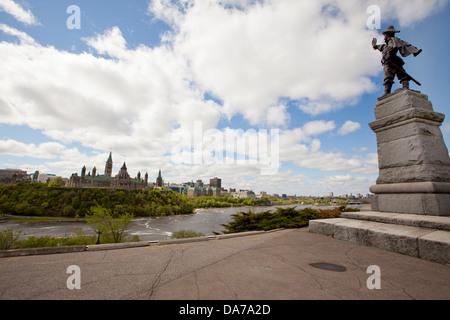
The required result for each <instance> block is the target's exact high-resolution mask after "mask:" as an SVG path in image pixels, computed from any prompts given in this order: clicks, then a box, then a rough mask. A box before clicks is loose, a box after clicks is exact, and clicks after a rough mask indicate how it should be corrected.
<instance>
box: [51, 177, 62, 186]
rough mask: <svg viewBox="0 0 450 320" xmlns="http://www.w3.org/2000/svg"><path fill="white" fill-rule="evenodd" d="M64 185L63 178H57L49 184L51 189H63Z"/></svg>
mask: <svg viewBox="0 0 450 320" xmlns="http://www.w3.org/2000/svg"><path fill="white" fill-rule="evenodd" d="M62 184H63V179H62V178H61V177H56V178H55V179H53V180H52V181H50V183H49V184H48V186H49V187H61V186H62Z"/></svg>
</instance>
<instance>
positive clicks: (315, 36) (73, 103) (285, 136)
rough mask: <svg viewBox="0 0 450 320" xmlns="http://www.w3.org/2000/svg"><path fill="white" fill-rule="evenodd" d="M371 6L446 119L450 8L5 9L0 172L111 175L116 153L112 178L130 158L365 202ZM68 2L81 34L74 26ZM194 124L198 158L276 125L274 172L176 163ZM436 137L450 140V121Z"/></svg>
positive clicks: (373, 89) (2, 4)
mask: <svg viewBox="0 0 450 320" xmlns="http://www.w3.org/2000/svg"><path fill="white" fill-rule="evenodd" d="M373 4H376V5H378V6H379V7H380V9H381V29H385V28H386V27H387V26H388V25H395V26H396V27H397V28H399V29H401V31H402V32H401V33H400V34H399V35H398V36H399V37H400V38H401V39H403V40H405V41H407V42H409V43H412V44H413V45H415V46H417V47H419V48H422V49H423V53H422V54H421V55H420V56H418V57H416V58H413V57H408V58H405V61H406V70H407V71H408V72H409V73H410V74H411V75H413V76H414V77H415V78H416V79H418V80H419V81H420V82H422V84H423V86H422V87H420V88H419V87H417V86H416V85H415V84H411V88H412V89H414V90H420V91H421V92H423V93H425V94H427V95H428V96H429V99H430V101H431V102H432V103H433V106H434V109H435V111H437V112H442V113H445V114H447V115H448V113H449V112H448V111H449V108H450V107H449V106H448V101H449V100H450V99H449V98H450V93H449V88H450V80H449V79H450V78H449V76H448V75H449V74H450V67H449V63H448V61H447V58H448V52H449V50H450V40H449V37H448V36H447V34H446V33H447V31H448V30H450V22H449V21H448V17H449V16H450V8H449V7H450V6H449V5H448V1H446V0H434V1H421V0H414V1H406V0H397V1H385V0H382V1H372V2H369V1H365V0H360V1H357V0H346V1H342V0H336V1H325V0H324V1H308V0H305V1H291V0H277V1H274V0H266V1H258V2H255V1H251V0H242V1H237V0H224V1H216V0H203V1H195V0H183V1H174V0H172V1H171V0H148V1H143V0H132V1H122V0H117V1H106V0H96V1H92V0H90V1H88V0H84V1H76V0H71V1H56V0H39V1H37V0H26V1H25V0H14V1H13V0H0V56H1V57H2V59H1V61H0V72H1V74H2V77H1V79H0V168H21V169H24V170H27V171H29V172H34V171H35V170H40V171H41V172H45V173H54V174H57V175H61V176H63V177H70V175H71V174H72V173H74V172H79V171H81V168H82V167H83V166H84V165H86V167H87V168H88V170H91V169H92V168H93V167H94V166H95V167H97V172H99V173H100V174H101V173H103V168H104V165H105V162H106V160H107V156H108V153H109V152H110V151H111V150H112V152H113V160H114V171H116V172H117V171H118V170H119V169H120V167H121V166H122V164H123V162H124V161H126V162H127V166H128V169H129V172H130V174H131V175H136V174H137V172H138V171H140V172H141V173H144V172H148V173H149V177H150V179H151V180H154V179H156V176H157V174H158V170H159V169H161V170H162V172H163V177H164V179H165V181H166V182H173V183H178V182H185V181H191V180H196V179H203V180H205V181H209V179H210V178H213V177H215V176H218V177H221V178H222V180H223V185H224V186H225V187H234V188H238V189H252V190H254V191H267V192H269V193H279V194H281V193H287V194H297V195H309V194H311V195H326V194H328V193H329V192H334V194H337V195H338V194H344V193H353V194H355V193H362V194H366V193H368V192H369V187H370V186H371V185H373V184H374V183H375V180H376V178H377V175H378V169H377V156H376V139H375V134H374V133H373V132H372V131H371V130H370V128H369V126H368V123H370V122H371V121H374V115H373V109H374V107H375V103H376V101H377V97H379V96H381V95H382V93H383V88H382V85H381V84H382V80H383V74H382V68H381V64H380V59H381V57H380V53H379V52H376V51H374V50H372V48H371V45H370V43H371V39H372V38H373V37H377V38H378V39H380V41H382V36H381V35H380V32H381V30H369V29H368V28H367V25H366V21H367V19H368V17H369V15H368V14H367V11H366V9H367V7H368V6H369V5H373ZM70 5H77V6H78V7H79V8H80V13H81V14H80V22H81V28H80V29H79V30H77V29H69V28H68V27H67V24H66V22H67V20H68V19H69V18H70V16H71V14H70V13H69V14H68V13H67V8H68V7H69V6H70ZM395 86H396V87H394V89H395V88H397V86H398V83H397V84H396V85H395ZM196 123H197V124H198V123H201V124H202V129H203V133H204V134H203V136H202V137H201V138H202V139H203V140H202V142H203V149H202V152H203V155H204V156H205V154H207V150H206V149H207V146H208V145H209V144H208V143H209V142H211V141H212V140H208V139H212V138H211V135H209V134H211V133H213V134H215V135H216V136H217V135H218V136H221V137H223V138H226V133H227V132H233V133H235V134H236V135H237V137H238V138H237V142H236V144H239V143H241V144H243V141H244V140H243V139H242V136H239V132H241V133H242V132H246V133H248V134H250V136H252V134H254V133H258V132H260V133H261V132H265V131H264V130H268V132H270V130H278V132H279V139H280V140H279V146H278V147H277V148H275V147H276V145H273V147H274V150H273V151H274V152H275V150H277V152H278V157H275V156H274V157H272V158H271V160H272V161H273V164H275V162H276V160H277V161H278V160H279V164H280V167H279V168H278V167H277V170H276V171H274V172H273V173H272V174H262V170H261V168H263V167H264V166H265V165H266V164H265V163H263V161H262V158H261V157H262V156H261V155H260V154H259V153H258V156H259V158H258V159H257V161H256V163H250V162H246V163H244V164H238V163H224V162H222V163H220V162H218V161H216V162H213V163H211V162H208V161H206V160H205V159H206V158H205V157H204V162H203V163H201V164H198V163H193V162H192V159H193V158H192V157H190V155H191V154H189V153H187V154H185V155H184V156H185V158H183V159H184V161H181V162H180V161H175V159H174V150H179V149H180V148H179V147H180V143H181V142H180V141H181V140H179V138H180V137H184V138H185V137H191V139H188V140H184V143H186V141H190V142H191V146H192V149H191V148H190V147H189V148H185V147H184V145H183V148H184V149H183V148H181V149H183V150H188V151H193V150H194V147H195V145H194V142H195V141H194V140H195V138H194V137H195V132H196V131H195V130H196V129H195V128H196ZM227 130H228V131H227ZM274 132H275V131H274ZM442 132H443V135H444V140H445V141H446V142H447V141H449V139H450V122H448V120H446V121H445V122H444V124H443V127H442ZM180 133H181V135H180ZM208 133H209V134H208ZM252 137H254V135H253V136H252ZM269 140H270V139H269ZM260 142H261V140H258V143H260ZM271 142H273V140H270V141H269V143H268V145H269V146H271V145H270V143H271ZM188 144H189V143H188ZM215 147H217V148H218V149H215V150H216V151H218V150H219V151H223V152H224V153H225V151H227V150H225V149H220V148H224V147H225V146H223V145H222V146H221V145H220V144H219V145H217V144H216V145H215ZM254 147H255V145H248V146H247V147H246V150H247V153H246V154H245V155H244V156H246V157H247V158H248V157H249V156H250V154H251V152H252V151H251V150H255V149H252V148H254ZM228 151H229V150H228ZM235 151H236V150H235ZM235 153H236V157H239V155H238V154H237V153H238V152H237V151H236V152H235ZM244 153H245V152H244Z"/></svg>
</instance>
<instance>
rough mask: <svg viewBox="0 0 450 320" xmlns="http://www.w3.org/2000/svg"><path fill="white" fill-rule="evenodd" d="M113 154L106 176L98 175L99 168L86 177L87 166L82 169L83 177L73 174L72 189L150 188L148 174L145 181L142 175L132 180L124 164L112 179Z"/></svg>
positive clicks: (109, 159)
mask: <svg viewBox="0 0 450 320" xmlns="http://www.w3.org/2000/svg"><path fill="white" fill-rule="evenodd" d="M112 167H113V161H112V153H110V154H109V158H108V160H107V161H106V165H105V174H104V175H97V168H95V167H94V168H93V169H92V175H91V172H89V173H88V174H87V175H86V166H84V167H83V168H82V169H81V176H79V175H78V174H77V173H74V174H72V176H71V177H70V180H69V183H68V184H67V186H68V187H70V188H107V189H127V190H141V189H145V188H146V187H147V186H148V174H147V173H146V174H145V179H144V180H143V179H141V173H140V172H139V173H138V176H137V177H136V178H135V179H132V178H131V177H130V175H129V174H128V170H127V166H126V164H125V163H124V164H123V166H122V168H121V169H120V171H119V173H118V174H117V175H116V176H115V177H112Z"/></svg>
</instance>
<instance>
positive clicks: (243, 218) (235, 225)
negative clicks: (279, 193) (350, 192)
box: [222, 206, 354, 233]
mask: <svg viewBox="0 0 450 320" xmlns="http://www.w3.org/2000/svg"><path fill="white" fill-rule="evenodd" d="M345 210H347V208H346V207H345V206H343V207H339V208H335V209H332V210H313V209H311V208H305V209H299V210H296V209H295V208H277V209H276V211H275V212H272V211H263V212H259V213H254V212H252V211H248V212H238V213H237V214H234V215H233V221H231V222H230V223H228V224H223V225H222V226H224V227H225V229H226V231H224V232H223V233H236V232H245V231H259V230H264V231H268V230H273V229H278V228H303V227H306V226H308V225H309V221H310V220H314V219H330V218H338V217H340V215H341V212H343V211H345ZM351 210H354V209H351Z"/></svg>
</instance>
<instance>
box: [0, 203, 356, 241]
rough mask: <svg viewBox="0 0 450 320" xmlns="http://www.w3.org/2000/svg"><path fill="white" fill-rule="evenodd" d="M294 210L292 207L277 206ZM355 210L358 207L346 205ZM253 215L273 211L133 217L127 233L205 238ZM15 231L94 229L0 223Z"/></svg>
mask: <svg viewBox="0 0 450 320" xmlns="http://www.w3.org/2000/svg"><path fill="white" fill-rule="evenodd" d="M279 207H293V205H286V206H284V205H283V206H279ZM296 207H297V208H298V209H302V208H306V207H311V206H310V205H297V206H296ZM349 207H358V206H349ZM316 208H317V209H328V208H330V207H323V206H321V207H316ZM249 209H251V210H252V211H254V212H261V211H266V210H275V207H253V208H242V207H240V208H210V209H198V210H197V213H196V214H191V215H181V216H166V217H150V218H136V219H134V220H133V222H132V224H131V225H130V226H129V228H128V230H127V232H128V233H129V234H130V235H137V236H139V239H140V240H141V241H155V240H164V239H167V238H170V236H171V235H172V233H173V232H176V231H179V230H181V229H185V230H194V231H197V232H201V233H203V234H205V235H207V236H208V235H213V232H214V231H216V232H221V231H224V230H225V229H224V227H223V226H222V224H227V223H228V222H230V221H231V220H232V215H233V214H235V213H237V212H242V211H248V210H249ZM8 228H18V229H20V230H22V231H23V232H24V236H22V238H27V237H29V236H35V237H41V236H51V237H61V238H62V237H65V236H70V235H72V234H73V232H77V231H83V232H84V233H86V234H93V229H92V228H91V227H90V226H89V225H88V224H87V223H84V222H60V221H5V222H2V223H0V230H5V229H8Z"/></svg>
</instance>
